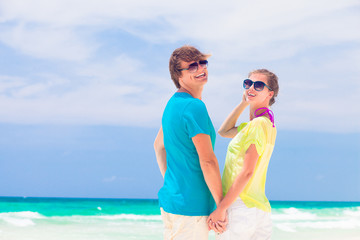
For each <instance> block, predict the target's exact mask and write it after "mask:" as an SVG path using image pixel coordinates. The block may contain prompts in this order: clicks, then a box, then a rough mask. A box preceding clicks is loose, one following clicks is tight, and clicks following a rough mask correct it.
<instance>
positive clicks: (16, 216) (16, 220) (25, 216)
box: [0, 211, 45, 227]
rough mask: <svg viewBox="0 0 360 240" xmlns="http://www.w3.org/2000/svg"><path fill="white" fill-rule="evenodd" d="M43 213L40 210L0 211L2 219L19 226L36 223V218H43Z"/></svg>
mask: <svg viewBox="0 0 360 240" xmlns="http://www.w3.org/2000/svg"><path fill="white" fill-rule="evenodd" d="M43 218H45V217H44V216H43V215H41V214H39V213H38V212H30V211H24V212H7V213H0V220H2V221H4V222H6V223H9V224H11V225H14V226H17V227H27V226H33V225H35V223H34V221H33V220H34V219H43Z"/></svg>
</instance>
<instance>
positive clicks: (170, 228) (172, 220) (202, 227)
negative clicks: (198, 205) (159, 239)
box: [160, 208, 209, 240]
mask: <svg viewBox="0 0 360 240" xmlns="http://www.w3.org/2000/svg"><path fill="white" fill-rule="evenodd" d="M160 210H161V217H162V219H163V222H164V239H165V240H208V235H209V230H208V225H207V223H206V220H207V217H208V216H184V215H177V214H172V213H167V212H165V211H164V210H163V209H162V208H160Z"/></svg>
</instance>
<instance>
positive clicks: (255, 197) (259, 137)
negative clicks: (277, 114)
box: [207, 69, 279, 240]
mask: <svg viewBox="0 0 360 240" xmlns="http://www.w3.org/2000/svg"><path fill="white" fill-rule="evenodd" d="M243 86H244V88H245V91H244V93H243V98H242V101H241V103H240V104H239V105H238V106H237V107H235V109H234V110H233V111H232V112H231V113H230V115H229V116H228V117H227V119H226V120H225V121H224V123H223V124H222V126H221V127H220V129H219V134H220V135H221V136H223V137H228V138H232V140H231V142H230V143H229V146H228V151H227V155H226V161H225V168H224V172H223V177H222V185H223V191H224V195H225V196H224V198H223V200H222V201H221V202H220V204H219V205H218V207H217V209H216V210H215V211H214V212H213V213H212V214H211V215H210V216H209V218H208V220H207V222H208V224H209V227H210V228H212V229H214V230H215V231H216V232H221V229H223V227H224V226H223V223H222V222H221V221H222V220H223V219H225V218H226V213H227V214H228V220H229V224H228V226H227V230H226V231H225V232H224V233H223V234H221V235H218V239H222V240H227V239H228V240H230V239H241V240H245V239H261V240H264V239H270V237H271V233H272V223H271V218H270V213H271V207H270V203H269V201H268V199H267V198H266V196H265V181H266V172H267V168H268V164H269V160H270V157H271V154H272V152H273V149H274V144H275V138H276V127H275V124H274V115H273V112H272V111H271V110H270V109H269V107H270V106H271V105H272V104H274V103H275V97H276V96H277V94H278V91H279V85H278V78H277V76H276V75H275V74H274V73H272V72H270V71H268V70H266V69H258V70H255V71H253V72H250V73H249V76H248V79H245V80H244V82H243ZM249 105H250V121H249V122H247V123H242V124H240V126H238V127H235V124H236V121H237V120H238V118H239V116H240V114H241V113H242V112H243V111H244V110H245V108H246V107H247V106H249Z"/></svg>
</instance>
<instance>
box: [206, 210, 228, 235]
mask: <svg viewBox="0 0 360 240" xmlns="http://www.w3.org/2000/svg"><path fill="white" fill-rule="evenodd" d="M207 224H208V226H209V230H211V229H212V230H214V232H216V233H223V232H224V231H226V225H227V224H228V217H227V212H226V210H223V209H221V208H217V209H216V210H215V211H214V212H212V213H211V214H210V216H209V217H208V219H207Z"/></svg>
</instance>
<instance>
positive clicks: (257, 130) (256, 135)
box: [244, 118, 266, 155]
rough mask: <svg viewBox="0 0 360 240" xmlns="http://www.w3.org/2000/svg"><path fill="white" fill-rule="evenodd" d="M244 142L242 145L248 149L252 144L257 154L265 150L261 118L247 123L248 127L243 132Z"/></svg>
mask: <svg viewBox="0 0 360 240" xmlns="http://www.w3.org/2000/svg"><path fill="white" fill-rule="evenodd" d="M244 137H245V144H244V147H245V148H246V149H248V148H249V147H250V145H251V144H254V145H255V147H256V151H257V153H258V154H259V155H261V154H263V152H264V150H265V144H266V139H265V132H264V127H263V126H262V122H261V119H260V118H259V119H254V120H253V121H251V122H250V123H249V126H248V129H247V130H246V132H245V134H244Z"/></svg>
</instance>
